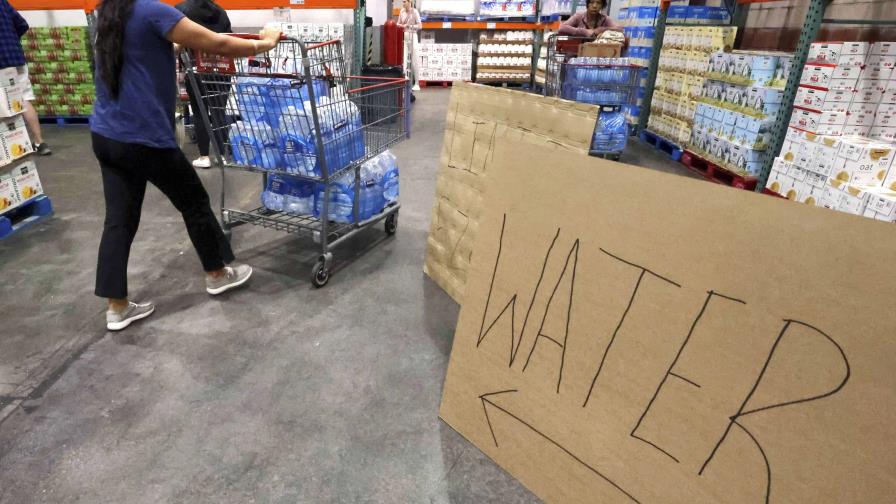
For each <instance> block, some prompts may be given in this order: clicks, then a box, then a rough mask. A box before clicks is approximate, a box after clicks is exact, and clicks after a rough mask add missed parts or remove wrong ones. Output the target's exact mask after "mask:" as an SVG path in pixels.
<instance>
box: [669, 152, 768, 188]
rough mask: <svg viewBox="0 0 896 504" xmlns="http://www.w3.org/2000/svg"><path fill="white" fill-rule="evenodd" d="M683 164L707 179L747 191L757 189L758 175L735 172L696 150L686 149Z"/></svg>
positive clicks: (682, 159) (682, 157)
mask: <svg viewBox="0 0 896 504" xmlns="http://www.w3.org/2000/svg"><path fill="white" fill-rule="evenodd" d="M681 164H683V165H685V166H686V167H688V168H689V169H690V170H691V171H692V172H694V173H697V174H699V175H702V176H703V177H704V178H706V179H707V180H710V181H712V182H715V183H717V184H721V185H726V186H729V187H734V188H735V189H744V190H746V191H754V190H756V181H757V179H756V177H750V176H746V175H740V174H737V173H734V172H733V171H731V170H728V169H726V168H723V167H721V166H719V165H718V164H717V163H714V162H712V161H710V160H708V159H706V158H704V157H701V156H700V155H698V154H696V153H694V152H691V151H684V153H683V154H682V156H681Z"/></svg>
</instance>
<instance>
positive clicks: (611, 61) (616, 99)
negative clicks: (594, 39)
mask: <svg viewBox="0 0 896 504" xmlns="http://www.w3.org/2000/svg"><path fill="white" fill-rule="evenodd" d="M620 61H625V60H624V59H621V60H620V59H618V58H595V57H582V58H573V59H571V60H570V62H569V64H567V65H565V70H566V73H567V75H566V76H565V78H564V83H563V88H562V90H561V93H562V94H561V96H562V97H563V98H566V99H567V100H575V101H579V102H583V103H593V104H598V105H610V106H622V105H625V104H628V103H630V101H631V96H632V92H633V89H634V88H635V87H636V86H637V83H638V82H637V81H638V77H639V74H640V72H639V71H640V69H639V68H636V67H628V66H620V65H618V63H619V62H620Z"/></svg>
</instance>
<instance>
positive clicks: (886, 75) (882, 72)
mask: <svg viewBox="0 0 896 504" xmlns="http://www.w3.org/2000/svg"><path fill="white" fill-rule="evenodd" d="M891 75H893V67H890V68H884V67H883V66H880V65H868V66H866V67H865V68H864V69H863V70H862V74H861V75H860V76H859V79H877V80H883V81H885V80H889V79H890V76H891Z"/></svg>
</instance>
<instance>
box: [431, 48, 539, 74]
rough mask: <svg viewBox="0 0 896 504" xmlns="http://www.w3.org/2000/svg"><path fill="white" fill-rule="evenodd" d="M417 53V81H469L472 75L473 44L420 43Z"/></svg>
mask: <svg viewBox="0 0 896 504" xmlns="http://www.w3.org/2000/svg"><path fill="white" fill-rule="evenodd" d="M417 51H418V52H419V54H420V75H419V76H417V79H418V80H421V81H459V80H462V81H468V80H470V78H471V75H472V73H473V44H434V43H421V44H419V45H418V46H417ZM530 67H531V64H530ZM530 72H531V70H530ZM495 73H496V74H497V73H498V71H497V70H496V71H495ZM527 78H528V74H527Z"/></svg>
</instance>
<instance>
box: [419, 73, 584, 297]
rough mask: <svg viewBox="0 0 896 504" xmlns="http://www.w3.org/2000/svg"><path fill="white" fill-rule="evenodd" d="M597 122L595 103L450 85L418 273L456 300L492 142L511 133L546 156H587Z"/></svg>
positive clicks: (464, 274) (461, 288)
mask: <svg viewBox="0 0 896 504" xmlns="http://www.w3.org/2000/svg"><path fill="white" fill-rule="evenodd" d="M596 120H597V107H596V106H595V105H586V104H582V103H576V102H571V101H567V100H561V99H559V98H546V97H543V96H538V95H534V94H531V93H523V92H519V91H511V90H508V89H501V88H493V87H489V86H483V85H480V84H466V83H462V82H455V84H454V87H453V88H452V89H451V99H450V101H449V103H448V117H447V118H446V121H445V139H444V142H443V144H442V155H441V161H440V167H439V174H438V179H437V184H436V198H435V203H434V204H433V209H432V225H431V227H430V233H429V237H428V239H427V243H426V261H425V263H424V267H423V271H425V272H426V274H427V275H429V276H430V277H431V278H432V279H433V280H434V281H435V282H436V283H437V284H438V285H439V286H440V287H441V288H442V289H444V290H445V291H446V292H447V293H448V294H449V295H450V296H451V297H452V298H454V300H455V301H457V302H460V301H461V299H462V298H463V291H464V284H465V283H466V280H467V269H468V268H469V265H470V255H471V254H472V252H473V248H472V245H473V241H474V240H475V238H476V233H477V229H478V224H477V222H478V219H479V212H480V209H481V206H482V190H483V183H484V182H483V181H484V176H485V166H486V160H488V159H489V158H491V157H492V155H493V153H494V152H493V146H494V142H496V141H498V140H501V139H508V138H509V139H513V140H516V141H522V142H525V143H530V144H533V145H537V146H538V148H539V149H540V150H542V151H544V152H548V153H550V152H558V151H561V150H572V151H575V152H579V153H582V154H587V152H588V148H589V147H590V146H591V136H592V134H593V133H594V125H595V122H596Z"/></svg>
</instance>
